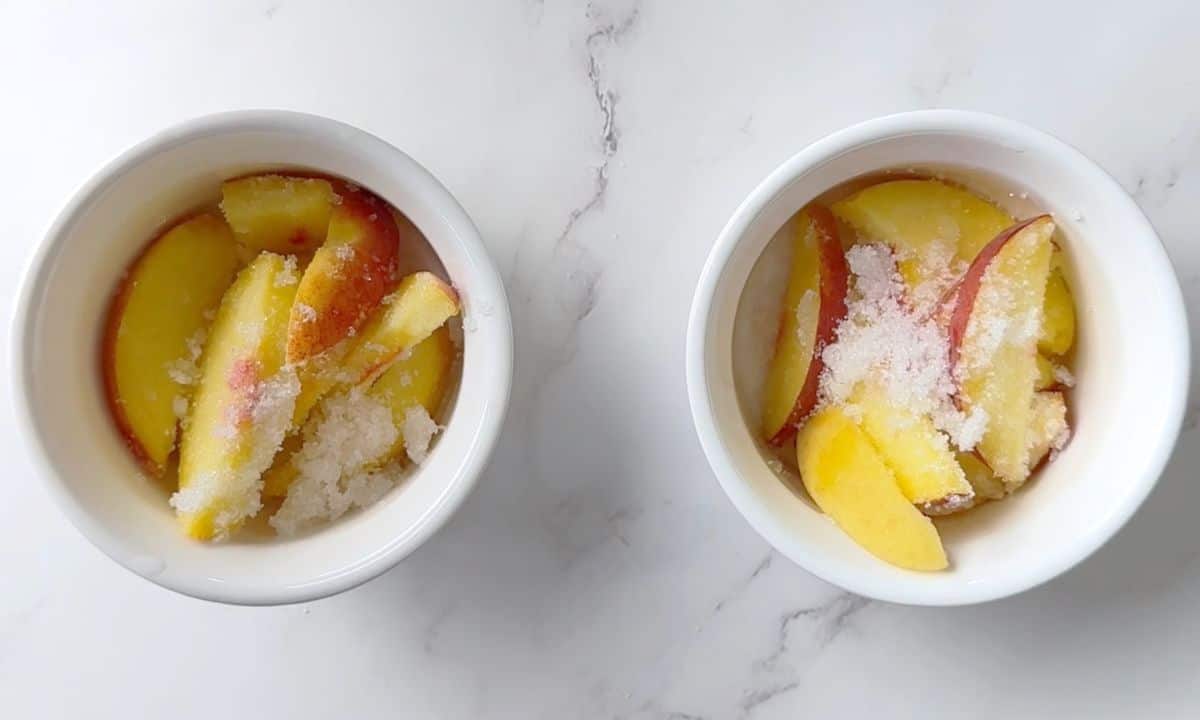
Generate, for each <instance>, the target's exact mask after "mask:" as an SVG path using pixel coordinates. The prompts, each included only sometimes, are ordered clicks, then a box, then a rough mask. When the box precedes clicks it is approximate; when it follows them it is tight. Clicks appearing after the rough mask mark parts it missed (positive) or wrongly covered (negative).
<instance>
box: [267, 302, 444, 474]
mask: <svg viewBox="0 0 1200 720" xmlns="http://www.w3.org/2000/svg"><path fill="white" fill-rule="evenodd" d="M456 352H457V351H456V349H455V347H454V343H453V342H452V341H451V339H450V331H449V329H448V328H447V327H446V326H445V325H443V326H441V327H439V328H438V329H436V330H434V331H433V334H431V335H430V336H429V337H427V338H425V339H424V340H422V341H421V342H420V343H418V344H417V345H415V346H413V347H412V348H411V350H410V351H409V352H407V353H402V354H401V357H400V358H398V359H397V360H396V361H395V362H394V363H392V364H391V365H390V366H389V367H388V368H387V370H385V371H383V374H381V375H380V376H379V377H378V379H376V380H375V382H374V383H372V385H371V386H370V389H369V390H368V391H367V394H368V395H369V396H371V397H373V398H375V399H377V400H379V401H381V402H383V403H384V405H386V406H387V407H388V409H389V410H391V413H392V422H394V423H395V425H396V427H397V428H402V427H404V421H405V416H406V414H407V413H408V411H409V409H410V408H414V407H417V406H421V407H423V408H424V409H425V411H426V412H427V413H429V414H430V415H431V416H433V417H436V416H437V413H438V410H439V409H440V408H441V406H442V401H443V400H444V398H445V395H446V391H447V389H448V388H449V379H450V368H451V366H452V365H453V364H454V357H455V354H456ZM303 437H304V436H303V434H301V433H293V434H292V435H289V436H288V437H287V439H286V440H284V442H283V449H282V450H281V451H280V453H279V455H278V456H276V458H275V462H274V464H272V465H271V468H270V469H269V470H267V472H266V474H265V475H264V476H263V482H264V484H263V495H264V496H265V497H284V496H286V495H287V491H288V487H290V486H291V484H292V481H293V480H295V479H296V467H295V465H293V464H292V455H294V454H295V453H296V451H298V450H299V449H300V447H301V445H302V444H303ZM403 456H404V435H403V433H401V434H400V436H399V437H398V438H397V440H396V444H395V445H394V446H393V447H392V449H391V450H390V451H389V452H388V454H387V456H386V457H382V458H379V462H386V461H387V460H390V459H391V458H393V457H400V458H402V457H403Z"/></svg>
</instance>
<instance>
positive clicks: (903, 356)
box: [820, 244, 987, 450]
mask: <svg viewBox="0 0 1200 720" xmlns="http://www.w3.org/2000/svg"><path fill="white" fill-rule="evenodd" d="M846 262H847V264H848V266H849V268H850V274H851V294H850V297H849V298H848V302H847V315H846V318H845V319H844V320H843V321H842V323H841V324H840V325H839V326H838V329H837V339H836V341H835V342H833V343H831V344H830V345H828V346H827V347H826V348H825V349H824V351H823V352H822V354H821V359H822V361H823V363H824V366H825V367H824V370H823V371H822V374H821V385H820V403H821V404H822V405H829V404H835V405H839V406H843V407H846V406H848V405H849V402H848V401H849V400H850V398H851V396H852V394H853V393H854V391H855V388H856V387H857V386H858V385H859V384H860V383H862V382H864V381H867V380H870V381H872V382H873V383H875V384H877V385H878V386H879V387H880V388H881V389H882V390H883V392H884V393H885V395H886V396H887V398H888V400H889V402H891V403H893V404H895V405H898V406H900V407H904V408H906V409H908V410H911V411H912V412H913V413H915V414H928V415H929V416H930V417H931V418H932V419H933V422H934V424H935V426H937V427H938V429H940V430H942V431H944V432H946V434H947V435H949V436H950V439H951V441H952V442H953V443H954V444H955V446H956V447H958V449H960V450H969V449H971V448H973V447H974V446H975V444H976V443H978V442H979V439H980V438H981V437H982V435H983V432H984V430H985V429H986V427H987V415H986V413H981V412H975V413H972V414H971V415H966V414H964V413H963V412H962V411H960V410H959V409H958V408H957V407H956V406H955V404H954V401H953V397H954V392H955V383H954V378H953V377H952V375H951V372H950V365H949V353H948V348H949V338H948V336H947V335H946V333H945V331H943V330H942V328H940V327H939V326H938V324H937V323H936V322H935V321H934V320H933V319H932V318H929V317H928V315H927V313H923V312H918V310H917V309H915V308H914V307H913V306H912V304H911V303H910V302H909V299H908V298H907V297H906V295H905V288H904V283H903V281H902V280H901V278H900V275H899V272H898V271H897V267H896V259H895V257H894V256H893V254H892V252H891V250H890V249H889V248H887V247H886V246H884V245H881V244H869V245H856V246H854V247H852V248H850V249H849V250H848V251H847V252H846ZM938 292H940V291H938ZM930 294H931V297H933V298H935V299H936V294H937V293H936V292H932V291H931V293H930ZM930 302H932V300H930Z"/></svg>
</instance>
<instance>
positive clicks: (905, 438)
mask: <svg viewBox="0 0 1200 720" xmlns="http://www.w3.org/2000/svg"><path fill="white" fill-rule="evenodd" d="M851 402H852V403H853V404H854V405H855V406H857V407H858V408H859V409H860V410H861V412H862V428H863V430H864V431H865V432H866V434H867V437H869V438H870V439H871V442H872V443H874V445H875V449H876V450H877V451H878V452H879V455H880V457H882V458H883V461H884V462H885V463H886V464H887V466H888V467H889V468H891V470H892V472H893V473H895V475H896V482H897V483H898V484H899V486H900V492H902V493H904V496H905V497H906V498H908V500H909V502H911V503H913V504H914V505H924V504H926V503H939V502H941V503H945V502H953V503H961V502H965V501H967V500H969V499H970V497H971V495H972V494H973V491H972V490H971V485H970V484H969V483H968V482H967V479H966V477H965V476H964V475H963V471H962V468H961V467H959V466H958V463H957V462H955V459H954V453H953V451H951V449H950V443H949V441H948V439H947V438H946V436H945V435H943V434H942V433H941V432H939V431H938V429H937V428H936V427H934V425H933V421H932V420H931V419H929V417H928V416H926V415H920V414H917V413H914V412H913V411H911V410H908V409H907V408H904V407H902V406H900V405H897V404H894V403H892V402H891V401H890V400H889V399H888V397H887V396H886V395H885V394H884V393H883V392H882V391H880V390H878V389H876V388H875V387H874V386H870V385H867V386H864V387H863V388H862V389H860V390H859V391H858V392H857V393H856V394H855V397H854V398H853V399H852V400H851Z"/></svg>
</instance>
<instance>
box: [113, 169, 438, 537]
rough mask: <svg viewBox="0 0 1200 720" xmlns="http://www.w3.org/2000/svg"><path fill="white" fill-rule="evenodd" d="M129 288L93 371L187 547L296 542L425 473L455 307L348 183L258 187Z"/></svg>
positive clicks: (413, 236) (159, 245) (225, 199)
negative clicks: (249, 536) (262, 538)
mask: <svg viewBox="0 0 1200 720" xmlns="http://www.w3.org/2000/svg"><path fill="white" fill-rule="evenodd" d="M220 192H221V199H220V202H219V205H218V206H217V207H214V208H208V209H205V210H203V211H200V212H197V213H194V214H192V215H190V216H187V217H185V218H184V219H182V220H180V221H178V222H176V223H174V224H173V225H171V226H170V227H169V228H168V229H167V230H166V231H165V232H163V233H161V234H159V235H158V236H157V237H156V238H155V239H154V240H153V241H151V242H150V244H149V245H148V246H147V247H146V249H145V250H144V251H143V252H142V254H141V255H140V256H139V257H138V258H137V259H136V260H135V261H134V262H133V263H132V265H131V266H130V267H129V268H128V270H127V271H126V273H125V274H124V276H123V277H122V279H121V281H120V283H119V286H118V288H117V291H116V295H115V296H114V299H113V301H112V304H111V306H110V309H109V313H108V323H107V327H106V331H105V333H104V338H103V341H102V345H101V366H102V371H103V375H104V379H105V387H106V390H107V394H108V398H107V399H108V405H109V407H110V409H111V411H112V416H113V420H114V422H115V423H116V426H117V429H118V430H119V431H120V433H121V435H122V436H123V438H124V439H125V442H126V445H127V446H128V447H129V449H130V450H131V451H132V452H133V454H134V455H135V456H136V458H137V459H138V460H139V462H140V464H141V466H142V467H143V468H144V470H145V472H147V473H149V474H150V475H152V476H154V477H156V478H161V479H162V481H163V482H164V483H165V484H166V485H167V486H168V488H169V490H170V492H171V495H170V497H169V501H168V502H169V503H170V506H171V507H172V508H173V509H174V511H175V513H176V515H177V516H178V518H179V522H180V525H181V527H182V529H183V532H185V533H186V534H187V535H189V536H191V537H194V538H197V539H200V540H210V539H224V538H228V537H229V536H231V535H232V534H234V533H235V532H237V531H238V530H239V529H241V528H243V527H244V526H246V525H247V524H248V523H249V521H250V520H251V519H252V518H259V519H265V520H266V522H265V523H257V525H259V526H261V527H264V528H266V527H269V528H273V529H274V530H275V531H276V532H278V533H280V534H285V535H287V534H293V533H296V532H299V531H301V530H304V529H307V528H309V527H313V526H316V525H319V524H320V523H322V522H328V521H330V520H333V519H335V518H337V517H339V516H341V515H342V514H344V513H345V512H347V511H348V510H350V509H351V508H354V507H365V506H367V505H370V504H371V503H373V502H375V501H376V500H378V499H379V498H380V497H382V496H383V495H384V494H385V493H386V492H388V490H390V489H391V488H392V487H394V486H396V485H397V484H399V483H400V482H401V481H402V479H403V477H404V474H405V473H406V472H408V470H409V466H411V465H413V464H419V463H421V462H422V461H423V460H424V458H425V456H426V454H427V453H428V452H429V448H430V443H431V442H432V440H433V438H434V436H435V435H436V434H437V432H438V431H439V430H440V426H439V424H438V420H437V419H438V418H440V417H441V415H442V413H443V411H444V410H445V408H444V407H443V406H444V405H446V404H447V403H448V398H449V396H450V395H452V391H453V388H454V387H455V384H456V377H457V374H456V373H457V372H458V359H459V356H460V351H459V348H458V343H457V341H456V339H455V337H454V333H452V330H453V329H454V327H453V322H452V319H453V318H455V317H456V316H457V315H458V314H459V300H458V294H457V293H456V292H455V290H454V289H453V288H452V287H451V286H450V285H449V284H448V283H447V282H446V281H445V280H444V279H442V277H441V276H440V273H441V269H440V266H439V265H437V263H436V261H430V260H429V258H430V251H429V249H428V246H427V245H426V244H425V240H424V238H423V237H422V236H421V234H420V232H419V231H418V230H417V228H416V227H415V226H413V225H412V223H410V222H409V221H408V219H407V218H405V217H404V216H403V215H402V214H401V213H399V212H398V211H396V210H395V209H394V208H392V207H391V206H389V205H388V204H387V203H386V202H384V201H383V200H381V199H380V198H378V197H376V196H375V195H373V194H372V193H370V192H368V191H367V190H366V189H364V188H359V187H357V186H355V185H353V184H351V183H349V182H345V181H341V180H337V179H333V178H324V177H311V176H299V175H285V174H274V173H272V174H263V175H254V176H250V177H242V178H236V179H232V180H229V181H227V182H225V183H223V184H222V186H221V189H220Z"/></svg>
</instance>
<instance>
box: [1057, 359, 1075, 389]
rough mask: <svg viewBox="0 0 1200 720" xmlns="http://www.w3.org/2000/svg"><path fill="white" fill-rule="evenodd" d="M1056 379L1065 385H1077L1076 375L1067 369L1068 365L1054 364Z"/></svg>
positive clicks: (1069, 386) (1070, 386)
mask: <svg viewBox="0 0 1200 720" xmlns="http://www.w3.org/2000/svg"><path fill="white" fill-rule="evenodd" d="M1054 381H1055V382H1057V383H1058V384H1059V385H1062V386H1063V387H1068V388H1072V387H1075V376H1074V375H1073V374H1072V373H1071V371H1070V370H1068V369H1067V366H1066V365H1055V366H1054Z"/></svg>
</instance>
